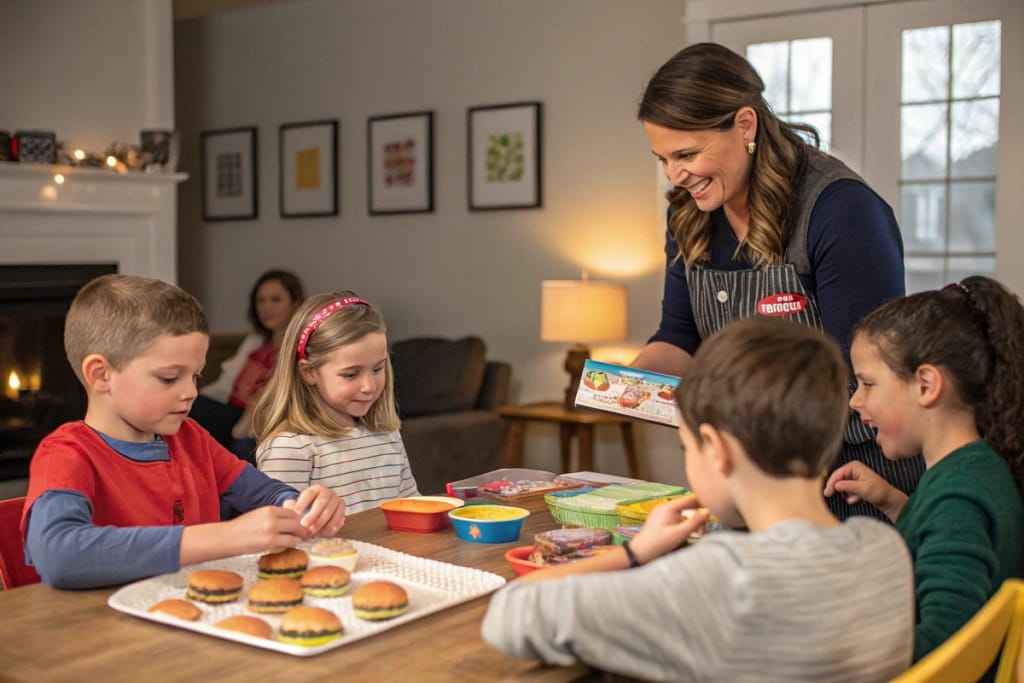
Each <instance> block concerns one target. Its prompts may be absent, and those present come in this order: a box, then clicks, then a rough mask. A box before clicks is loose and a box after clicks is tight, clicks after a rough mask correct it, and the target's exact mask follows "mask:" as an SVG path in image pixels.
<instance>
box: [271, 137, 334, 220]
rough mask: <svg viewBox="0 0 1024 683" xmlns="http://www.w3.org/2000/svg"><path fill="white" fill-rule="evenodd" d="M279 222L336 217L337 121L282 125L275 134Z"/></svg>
mask: <svg viewBox="0 0 1024 683" xmlns="http://www.w3.org/2000/svg"><path fill="white" fill-rule="evenodd" d="M278 152H279V154H278V165H279V169H278V171H279V172H278V179H279V184H278V187H279V190H280V195H279V202H278V203H279V205H280V207H279V208H280V213H281V217H282V218H309V217H313V216H337V215H338V120H337V119H326V120H321V121H303V122H299V123H285V124H282V125H281V127H280V129H279V132H278Z"/></svg>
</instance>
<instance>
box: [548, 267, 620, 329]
mask: <svg viewBox="0 0 1024 683" xmlns="http://www.w3.org/2000/svg"><path fill="white" fill-rule="evenodd" d="M541 287H542V289H541V303H540V338H541V339H543V340H544V341H562V342H596V341H619V340H621V339H625V337H626V288H625V287H623V286H622V285H617V284H614V283H611V282H592V281H590V280H545V281H544V282H543V283H541Z"/></svg>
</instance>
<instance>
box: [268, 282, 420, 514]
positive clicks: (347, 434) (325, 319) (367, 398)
mask: <svg viewBox="0 0 1024 683" xmlns="http://www.w3.org/2000/svg"><path fill="white" fill-rule="evenodd" d="M253 426H254V428H255V432H256V438H257V440H258V442H259V446H258V447H257V449H256V465H257V467H259V469H260V470H261V471H263V472H264V473H266V474H268V475H270V476H271V477H274V478H276V479H280V480H281V481H283V482H285V483H287V484H290V485H292V486H294V487H295V488H297V489H299V490H302V489H304V488H307V487H309V486H311V485H313V484H323V485H324V486H327V487H329V488H331V489H332V490H333V491H334V492H335V493H337V494H338V496H340V497H341V499H342V500H344V501H345V510H346V513H348V514H351V513H354V512H359V511H360V510H366V509H369V508H374V507H377V506H379V505H380V504H381V503H383V502H384V501H386V500H391V499H394V498H403V497H407V496H415V495H419V491H418V490H417V487H416V480H415V479H414V478H413V475H412V470H411V468H410V467H409V458H408V456H407V455H406V453H405V445H404V444H403V443H402V437H401V434H400V433H399V431H398V430H399V426H400V422H399V419H398V411H397V409H396V407H395V393H394V382H393V379H392V371H391V361H390V359H389V357H388V343H387V330H386V328H385V326H384V319H383V318H382V317H381V315H380V312H379V311H378V310H377V309H376V308H375V307H374V306H372V305H371V304H370V303H368V302H367V301H365V300H363V299H361V298H359V297H358V296H356V295H355V294H354V293H353V292H340V293H332V294H319V295H317V296H313V297H310V298H309V299H307V301H306V303H305V304H304V305H303V306H302V307H301V308H300V309H299V310H298V311H296V313H295V316H294V317H293V318H292V320H291V323H289V325H288V329H287V330H286V331H285V335H284V341H283V342H282V344H281V350H280V351H279V354H278V358H277V362H276V364H275V367H274V372H273V374H272V375H271V377H270V380H269V381H268V382H267V386H266V389H265V390H264V392H263V394H262V395H261V397H260V399H259V402H258V403H257V404H256V407H255V409H254V411H253Z"/></svg>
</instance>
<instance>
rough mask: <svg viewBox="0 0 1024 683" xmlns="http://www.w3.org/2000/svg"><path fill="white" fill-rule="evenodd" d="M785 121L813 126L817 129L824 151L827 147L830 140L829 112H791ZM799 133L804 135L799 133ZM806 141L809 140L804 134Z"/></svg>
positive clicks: (830, 118) (830, 121) (830, 115)
mask: <svg viewBox="0 0 1024 683" xmlns="http://www.w3.org/2000/svg"><path fill="white" fill-rule="evenodd" d="M786 120H787V121H790V122H794V123H806V124H807V125H809V126H814V127H815V128H817V129H818V136H819V137H820V138H821V148H822V149H823V150H825V151H826V152H827V151H828V149H829V143H830V142H831V140H832V114H831V113H827V112H826V113H819V114H791V115H790V116H787V117H786ZM801 135H804V134H803V133H801ZM804 137H805V138H807V141H808V142H811V137H810V136H809V135H804Z"/></svg>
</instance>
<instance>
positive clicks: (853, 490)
mask: <svg viewBox="0 0 1024 683" xmlns="http://www.w3.org/2000/svg"><path fill="white" fill-rule="evenodd" d="M837 493H838V494H840V495H842V496H843V498H844V499H845V500H846V502H847V503H848V504H850V505H854V504H855V503H858V502H860V501H862V500H863V501H866V502H868V503H871V504H872V505H874V506H875V507H877V508H878V509H879V510H881V511H882V512H884V513H885V514H886V516H888V517H889V519H891V520H892V521H894V522H895V521H896V518H897V517H899V515H900V512H902V511H903V506H904V505H906V504H907V495H906V494H905V493H903V492H902V491H900V490H899V489H897V488H895V487H893V486H891V485H889V483H888V482H886V481H885V480H884V479H882V477H880V476H879V475H878V474H876V473H875V472H874V470H872V469H871V468H870V467H868V466H867V465H865V464H864V463H862V462H859V461H857V460H853V461H851V462H848V463H846V464H845V465H843V466H842V467H840V468H839V469H837V470H836V471H835V472H833V473H832V475H831V476H829V478H828V481H827V482H825V497H826V498H828V497H830V496H833V495H835V494H837Z"/></svg>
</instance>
